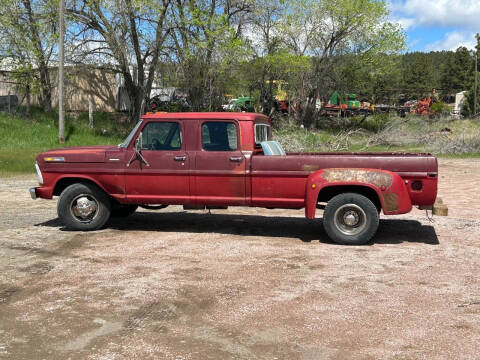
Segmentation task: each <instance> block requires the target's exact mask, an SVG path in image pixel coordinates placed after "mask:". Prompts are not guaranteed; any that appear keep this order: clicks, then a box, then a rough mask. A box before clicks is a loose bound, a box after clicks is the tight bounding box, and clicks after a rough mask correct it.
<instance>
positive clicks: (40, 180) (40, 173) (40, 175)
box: [35, 162, 43, 185]
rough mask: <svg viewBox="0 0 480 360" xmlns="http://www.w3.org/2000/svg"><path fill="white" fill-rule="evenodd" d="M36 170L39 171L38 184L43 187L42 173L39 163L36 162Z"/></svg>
mask: <svg viewBox="0 0 480 360" xmlns="http://www.w3.org/2000/svg"><path fill="white" fill-rule="evenodd" d="M35 170H37V176H38V183H39V184H40V185H43V176H42V172H41V171H40V167H39V166H38V163H37V162H35Z"/></svg>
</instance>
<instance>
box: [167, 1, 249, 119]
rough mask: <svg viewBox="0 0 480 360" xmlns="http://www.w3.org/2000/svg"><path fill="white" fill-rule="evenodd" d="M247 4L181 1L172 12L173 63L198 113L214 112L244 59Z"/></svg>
mask: <svg viewBox="0 0 480 360" xmlns="http://www.w3.org/2000/svg"><path fill="white" fill-rule="evenodd" d="M249 10H250V2H248V1H229V0H226V1H216V0H209V1H200V0H178V1H177V2H176V3H175V4H174V6H172V7H171V9H170V12H169V17H168V19H169V20H168V21H169V24H170V28H171V29H172V31H171V32H170V41H171V48H172V50H173V51H172V52H171V54H170V61H171V62H172V63H176V64H177V65H178V67H179V68H180V69H181V72H180V74H179V78H180V84H181V87H182V88H183V89H184V90H185V91H186V93H187V95H188V99H189V101H190V103H191V105H192V107H193V109H195V110H201V109H209V110H214V109H217V108H219V107H220V105H221V103H222V102H223V95H224V94H225V93H226V91H228V88H229V87H230V84H231V83H232V82H234V80H233V77H234V75H235V72H234V71H232V69H234V68H235V67H238V65H239V63H240V61H241V60H242V59H243V58H244V57H245V46H244V43H243V41H242V39H241V36H240V35H241V29H242V24H243V16H244V15H245V14H246V13H247V12H248V11H249Z"/></svg>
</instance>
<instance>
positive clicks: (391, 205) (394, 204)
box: [382, 193, 398, 211]
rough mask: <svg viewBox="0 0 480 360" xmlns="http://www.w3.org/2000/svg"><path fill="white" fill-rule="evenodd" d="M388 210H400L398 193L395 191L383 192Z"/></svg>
mask: <svg viewBox="0 0 480 360" xmlns="http://www.w3.org/2000/svg"><path fill="white" fill-rule="evenodd" d="M382 197H383V203H384V206H385V210H386V211H398V195H397V194H395V193H391V194H382Z"/></svg>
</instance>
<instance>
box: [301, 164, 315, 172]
mask: <svg viewBox="0 0 480 360" xmlns="http://www.w3.org/2000/svg"><path fill="white" fill-rule="evenodd" d="M301 169H302V170H303V171H316V170H318V165H302V167H301Z"/></svg>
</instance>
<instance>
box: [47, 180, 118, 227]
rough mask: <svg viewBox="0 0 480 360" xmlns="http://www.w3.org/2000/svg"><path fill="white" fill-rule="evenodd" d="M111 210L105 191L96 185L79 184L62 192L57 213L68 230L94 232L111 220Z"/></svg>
mask: <svg viewBox="0 0 480 360" xmlns="http://www.w3.org/2000/svg"><path fill="white" fill-rule="evenodd" d="M110 208H111V204H110V199H109V198H108V196H107V194H105V193H104V192H103V190H101V189H99V188H98V187H97V186H95V185H90V184H82V183H78V184H72V185H70V186H68V187H67V188H65V190H63V191H62V193H61V194H60V199H59V200H58V204H57V213H58V217H59V218H60V220H61V221H62V222H63V224H64V225H65V227H66V228H67V229H69V230H80V231H92V230H98V229H100V228H101V227H102V226H103V225H105V223H106V222H107V220H108V219H109V218H110ZM87 213H88V214H87Z"/></svg>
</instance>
